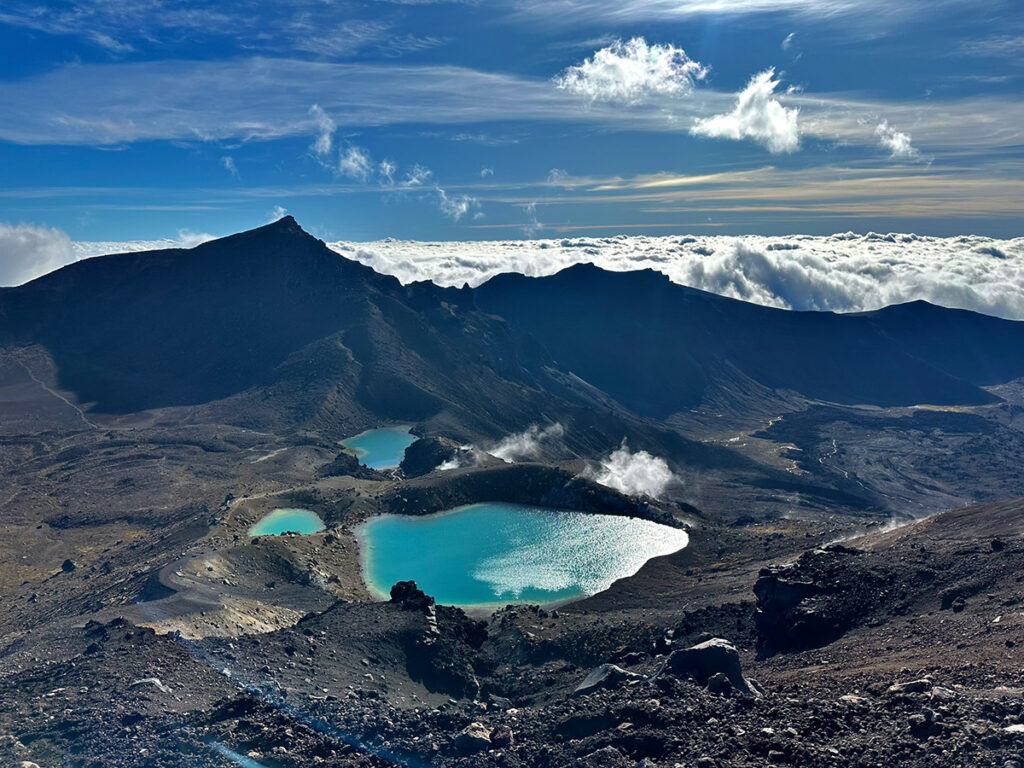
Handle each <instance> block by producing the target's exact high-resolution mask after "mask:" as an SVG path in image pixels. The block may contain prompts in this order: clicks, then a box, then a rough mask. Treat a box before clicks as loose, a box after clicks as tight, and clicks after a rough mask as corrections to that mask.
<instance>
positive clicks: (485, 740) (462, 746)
mask: <svg viewBox="0 0 1024 768" xmlns="http://www.w3.org/2000/svg"><path fill="white" fill-rule="evenodd" d="M490 746H491V732H490V730H489V729H488V728H487V726H486V725H484V724H483V723H470V724H469V725H467V726H466V727H465V728H463V729H462V730H461V731H459V733H458V734H457V735H456V736H455V748H456V749H457V750H458V751H459V752H461V753H462V754H464V755H471V754H473V753H474V752H482V751H483V750H485V749H489V748H490Z"/></svg>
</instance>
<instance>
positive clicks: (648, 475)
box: [585, 440, 680, 499]
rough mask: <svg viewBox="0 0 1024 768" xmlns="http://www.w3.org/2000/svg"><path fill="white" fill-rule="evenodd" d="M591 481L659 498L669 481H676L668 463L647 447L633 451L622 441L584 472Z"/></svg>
mask: <svg viewBox="0 0 1024 768" xmlns="http://www.w3.org/2000/svg"><path fill="white" fill-rule="evenodd" d="M585 474H586V475H587V476H588V477H590V478H591V479H592V480H594V481H595V482H598V483H600V484H601V485H604V486H607V487H609V488H614V489H615V490H617V491H620V492H622V493H625V494H627V495H629V496H648V497H650V498H652V499H660V498H661V497H662V496H664V495H665V491H666V490H668V487H669V486H670V485H673V484H677V483H679V482H680V481H679V478H677V477H676V476H675V474H674V473H673V472H672V470H671V469H669V468H668V463H667V462H666V461H665V460H664V459H662V458H659V457H658V456H652V455H651V454H649V453H648V452H647V451H637V452H635V453H634V452H633V451H631V450H630V449H629V446H628V445H627V444H626V441H625V440H623V441H622V445H620V446H619V447H618V448H617V449H615V450H614V451H612V453H611V454H610V455H609V456H608V457H607V458H605V459H602V460H601V463H600V465H599V466H598V467H596V468H593V467H592V468H590V470H588V471H587V472H586V473H585Z"/></svg>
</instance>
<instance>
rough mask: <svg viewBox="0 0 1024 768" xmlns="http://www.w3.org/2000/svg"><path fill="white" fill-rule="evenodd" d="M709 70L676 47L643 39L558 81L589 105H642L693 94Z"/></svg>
mask: <svg viewBox="0 0 1024 768" xmlns="http://www.w3.org/2000/svg"><path fill="white" fill-rule="evenodd" d="M707 73H708V69H707V67H705V66H704V65H703V64H701V63H700V62H697V61H694V60H693V59H691V58H690V57H689V56H688V55H687V54H686V51H684V50H683V49H682V48H676V47H675V46H674V45H671V44H667V45H659V44H653V45H650V44H648V43H647V41H646V40H645V39H644V38H642V37H634V38H633V39H632V40H629V41H628V42H622V41H621V40H616V41H615V42H613V43H612V44H611V45H609V46H607V47H605V48H602V49H600V50H599V51H596V52H595V53H594V55H593V56H591V57H590V58H589V59H585V60H584V61H583V63H582V64H577V65H575V66H572V67H569V68H568V69H566V70H565V71H564V72H563V73H562V74H560V75H559V76H558V77H556V78H555V85H557V86H558V87H559V88H561V89H562V90H565V91H568V92H570V93H575V94H578V95H580V96H584V97H586V98H587V99H589V100H590V101H624V102H639V101H642V100H644V99H645V98H647V97H649V96H652V95H655V94H657V95H669V96H679V95H681V94H687V93H689V92H690V91H691V90H693V85H694V83H695V82H696V81H697V80H702V79H704V77H705V76H706V75H707Z"/></svg>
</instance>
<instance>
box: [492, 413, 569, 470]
mask: <svg viewBox="0 0 1024 768" xmlns="http://www.w3.org/2000/svg"><path fill="white" fill-rule="evenodd" d="M564 436H565V427H563V426H562V425H561V424H560V423H558V422H555V423H554V424H549V425H548V426H546V427H541V426H540V425H538V424H531V425H530V426H529V427H527V428H526V429H525V430H523V431H522V432H516V433H515V434H512V435H508V436H506V437H504V438H502V439H501V440H499V441H498V442H497V443H494V444H493V445H485V446H479V447H478V450H482V451H483V452H484V453H489V454H491V456H495V457H496V458H499V459H501V460H502V461H504V462H505V463H507V464H512V463H515V462H517V461H535V460H537V459H540V458H544V456H545V455H546V454H547V452H548V451H549V450H550V449H551V448H552V447H553V446H555V445H557V443H558V442H559V441H561V439H562V438H563V437H564Z"/></svg>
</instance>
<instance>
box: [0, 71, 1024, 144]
mask: <svg viewBox="0 0 1024 768" xmlns="http://www.w3.org/2000/svg"><path fill="white" fill-rule="evenodd" d="M770 80H771V78H769V81H770ZM755 85H759V88H760V89H761V90H760V91H759V92H758V94H755V95H757V96H758V97H759V98H760V101H759V102H758V103H763V104H768V103H774V102H776V101H779V98H775V97H774V96H772V95H771V94H766V93H764V89H765V88H766V87H767V85H768V83H766V82H761V83H760V84H757V83H755ZM780 98H781V97H780ZM665 99H668V101H669V102H670V104H669V105H668V106H669V108H668V109H667V108H666V104H665ZM784 99H785V101H786V105H787V107H788V108H789V109H788V110H787V111H784V112H776V116H777V117H779V118H781V120H780V124H781V125H782V127H783V128H787V127H791V125H790V119H789V117H788V116H789V115H791V114H792V111H791V110H792V109H794V108H799V110H800V115H799V117H800V123H799V130H800V134H801V135H802V136H808V137H815V138H820V139H824V140H828V141H833V142H836V141H840V142H844V143H848V144H867V145H875V144H876V142H877V139H876V137H875V136H874V135H873V134H872V132H871V131H870V130H865V127H864V122H863V121H864V117H865V116H866V115H885V116H886V117H887V119H888V120H889V122H890V123H891V124H893V125H905V124H913V125H914V138H915V140H916V141H918V142H921V143H926V144H928V145H929V146H930V147H934V148H936V149H937V150H938V149H939V148H945V149H946V150H947V151H948V150H949V149H955V150H956V151H958V152H961V153H974V154H978V153H984V152H988V151H991V150H992V149H994V148H996V149H998V148H1012V147H1016V146H1018V145H1019V144H1020V125H1021V124H1024V100H1022V99H1021V98H1019V97H1014V96H1008V95H1000V96H998V97H995V96H991V97H989V96H985V97H975V98H964V99H957V100H950V101H937V100H935V101H930V102H913V101H905V100H904V101H880V100H869V99H855V98H852V97H850V96H849V95H845V94H826V93H817V94H813V95H808V94H787V95H786V96H785V97H784ZM0 103H3V104H4V105H5V107H6V108H7V112H6V113H5V115H4V118H5V119H4V120H3V121H0V140H5V141H10V142H14V143H20V144H79V145H80V144H86V145H108V144H119V143H125V142H136V141H144V140H154V139H157V140H159V139H163V140H202V141H215V140H228V139H230V140H253V139H275V138H281V137H286V136H302V135H307V136H308V135H310V134H312V135H313V136H314V141H313V146H312V149H311V151H312V152H313V154H314V155H316V156H320V152H318V150H324V152H326V153H327V154H329V153H330V152H331V150H332V149H333V143H328V140H327V138H325V137H330V136H332V135H333V133H332V128H331V125H332V124H335V127H353V128H355V127H358V128H360V129H366V128H368V127H374V126H382V125H400V124H419V125H425V124H426V125H429V124H433V125H459V124H461V125H470V124H473V123H493V122H498V121H515V122H522V121H548V122H551V121H556V122H560V123H563V124H570V123H574V124H586V125H595V126H600V127H602V128H605V129H611V130H643V131H656V132H679V131H680V130H685V129H686V127H688V126H690V125H691V124H692V123H693V121H694V120H699V119H707V118H710V117H712V116H713V115H716V114H720V115H725V116H726V117H728V116H730V113H729V110H730V109H732V110H735V109H736V107H737V106H738V105H737V104H736V103H735V95H732V94H726V93H720V92H717V91H715V90H713V89H711V88H707V87H702V88H701V89H700V98H699V99H696V98H674V97H671V96H662V97H659V98H658V99H653V100H652V102H651V103H650V104H639V105H623V104H619V103H612V102H602V101H596V102H594V103H593V104H592V105H591V106H590V107H589V108H587V109H583V110H581V109H580V108H579V104H578V103H575V102H574V100H572V99H566V98H565V93H564V92H562V91H559V90H558V89H557V88H554V87H552V85H551V82H550V81H549V80H544V79H528V78H521V77H514V76H511V75H504V74H501V75H499V74H493V73H486V72H479V71H475V70H470V69H465V68H458V67H435V66H422V67H412V66H392V65H387V66H385V65H370V64H338V63H332V62H315V61H314V62H311V61H297V60H282V59H275V60H268V59H259V58H254V59H241V60H232V61H219V62H210V61H196V62H176V61H165V62H139V63H122V64H111V65H106V66H104V67H98V66H94V65H80V66H69V67H63V68H59V69H57V70H54V71H51V72H48V73H46V74H42V75H37V76H34V77H29V78H25V79H21V80H18V81H8V82H0ZM310 104H316V105H319V109H314V110H313V111H312V112H311V111H310V107H309V105H310ZM730 104H731V105H732V106H731V107H730ZM744 115H746V113H745V112H740V113H739V114H737V115H736V118H737V120H736V121H735V122H734V121H732V120H729V121H727V122H726V123H725V124H724V125H723V126H722V129H723V130H725V128H726V127H729V133H732V131H733V129H735V130H736V131H737V132H742V131H741V130H740V128H741V126H740V123H739V121H740V118H741V117H743V116H744ZM979 116H983V119H979ZM328 121H329V122H328ZM750 130H753V126H751V128H750ZM766 135H767V134H766ZM779 146H788V144H787V142H786V140H785V139H783V140H782V141H781V144H779Z"/></svg>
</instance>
